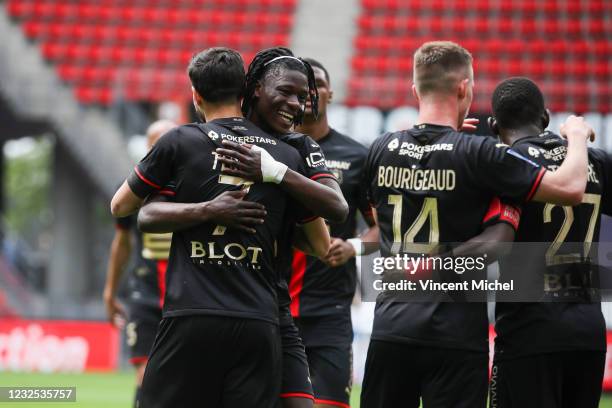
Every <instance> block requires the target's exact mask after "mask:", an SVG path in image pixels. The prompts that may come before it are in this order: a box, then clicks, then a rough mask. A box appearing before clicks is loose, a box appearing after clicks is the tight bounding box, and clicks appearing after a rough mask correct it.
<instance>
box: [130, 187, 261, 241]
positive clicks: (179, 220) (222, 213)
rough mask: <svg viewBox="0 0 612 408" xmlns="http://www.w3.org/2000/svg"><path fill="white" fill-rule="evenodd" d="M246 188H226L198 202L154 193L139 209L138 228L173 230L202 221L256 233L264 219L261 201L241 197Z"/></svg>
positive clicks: (154, 230) (151, 230) (153, 230)
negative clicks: (166, 198) (226, 189)
mask: <svg viewBox="0 0 612 408" xmlns="http://www.w3.org/2000/svg"><path fill="white" fill-rule="evenodd" d="M246 194H247V192H246V191H245V190H236V191H226V192H224V193H222V194H220V195H219V196H217V197H215V198H214V199H212V200H210V201H206V202H201V203H175V202H169V201H167V200H165V199H164V198H163V197H161V196H156V197H154V198H153V199H151V200H150V201H148V202H147V203H146V204H145V205H144V206H143V207H142V208H141V209H140V211H139V212H138V228H140V230H141V231H144V232H155V233H160V232H176V231H180V230H183V229H186V228H191V227H193V226H195V225H198V224H201V223H204V222H214V223H216V224H218V225H223V226H226V227H230V228H234V229H238V230H241V231H244V232H249V233H255V228H254V227H256V226H257V225H261V224H263V222H264V219H265V216H266V211H265V207H264V206H263V205H261V204H258V203H254V202H252V201H245V200H243V198H244V196H245V195H246Z"/></svg>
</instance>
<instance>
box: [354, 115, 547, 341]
mask: <svg viewBox="0 0 612 408" xmlns="http://www.w3.org/2000/svg"><path fill="white" fill-rule="evenodd" d="M544 171H545V170H544V169H542V168H541V167H540V166H539V165H537V164H535V163H533V162H530V161H529V160H527V159H525V158H524V157H522V156H521V155H519V154H518V153H516V152H514V151H513V150H512V149H510V148H509V147H508V146H506V145H503V144H499V143H496V141H495V140H493V139H492V138H488V137H484V136H472V135H468V134H464V133H460V132H457V131H455V130H454V129H453V128H451V127H447V126H436V125H428V124H423V125H418V126H415V127H414V128H413V129H410V130H405V131H401V132H395V133H388V134H385V135H383V136H382V137H380V138H379V139H377V140H376V141H375V142H374V144H373V145H372V147H371V149H370V152H369V155H368V159H367V161H366V167H365V174H366V182H367V184H368V188H369V192H368V194H369V199H370V204H371V205H372V206H373V207H374V208H376V212H377V216H378V224H379V227H380V243H381V255H382V256H391V255H393V254H394V253H397V252H402V250H403V249H405V248H408V247H409V246H410V244H412V243H423V244H426V245H428V244H430V245H431V247H432V249H433V246H435V245H437V244H439V243H440V244H441V243H458V242H464V241H467V240H468V239H470V238H472V237H474V236H476V235H478V234H479V233H480V232H481V231H482V220H483V219H484V218H485V214H486V212H487V209H488V207H489V203H490V202H491V200H492V199H493V197H494V196H498V197H499V198H500V199H502V200H503V201H505V202H508V203H511V204H512V203H513V204H519V203H523V202H525V201H528V200H529V199H530V198H531V197H532V196H533V194H534V193H535V191H536V190H537V187H538V185H539V182H540V181H541V179H542V176H543V174H544ZM362 273H364V272H362ZM487 333H488V322H487V315H486V304H484V303H438V302H429V303H406V302H404V303H399V302H394V301H393V300H392V299H389V298H386V296H385V294H382V295H380V296H379V298H378V301H377V305H376V312H375V319H374V327H373V332H372V338H373V339H377V340H385V341H397V342H404V343H412V344H415V345H425V346H430V347H449V348H457V349H467V350H475V351H486V350H487V348H488V343H487V342H488V340H487Z"/></svg>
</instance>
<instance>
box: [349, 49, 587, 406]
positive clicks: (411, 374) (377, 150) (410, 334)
mask: <svg viewBox="0 0 612 408" xmlns="http://www.w3.org/2000/svg"><path fill="white" fill-rule="evenodd" d="M413 75H414V86H413V93H414V95H415V97H416V99H417V100H418V103H419V117H418V122H417V125H415V126H414V128H412V129H408V130H404V131H400V132H395V133H388V134H385V135H383V136H382V137H381V138H379V139H377V140H376V141H375V142H374V144H373V145H372V147H371V149H370V152H369V156H368V160H367V162H366V169H365V172H366V182H367V183H368V188H369V198H370V202H371V204H372V206H373V207H374V208H375V213H376V214H377V220H378V225H379V228H380V242H381V255H383V256H390V255H393V254H394V253H395V252H396V251H397V248H400V249H401V248H409V247H410V246H411V244H415V243H416V244H418V243H423V244H426V245H430V246H432V247H434V246H437V245H438V244H445V243H460V242H465V241H467V240H469V239H470V238H472V237H474V236H476V235H478V234H480V233H481V228H482V227H481V226H482V220H483V218H484V216H485V214H486V212H487V209H488V207H489V203H490V202H491V200H492V199H493V197H495V196H497V197H499V198H501V199H502V200H504V201H507V202H509V203H514V204H523V203H525V202H528V201H531V200H535V201H540V202H551V203H557V204H561V205H568V204H569V205H575V204H578V203H580V202H581V201H582V198H583V194H584V190H585V185H586V179H587V155H586V142H587V139H588V138H589V137H590V136H591V133H592V131H591V130H590V128H588V126H586V125H585V124H584V122H583V120H582V119H580V118H576V117H571V118H570V119H568V121H567V122H566V125H565V129H564V133H565V136H566V137H567V138H568V147H567V157H566V159H565V161H564V162H563V164H562V165H561V166H560V167H559V168H558V169H557V170H556V171H555V172H549V171H546V170H545V169H544V168H543V167H541V166H540V165H538V164H536V163H533V162H532V161H530V160H528V159H526V158H525V157H523V156H522V155H521V154H519V153H517V152H516V151H514V150H512V149H511V148H509V147H508V146H507V145H503V144H499V143H497V142H495V141H494V140H492V139H491V138H488V137H481V136H471V135H467V134H464V133H461V132H459V131H458V129H460V128H461V126H462V123H463V120H464V118H465V117H466V115H467V112H468V110H469V107H470V104H471V102H472V90H473V70H472V57H471V55H470V53H469V52H468V51H467V50H465V49H464V48H462V47H460V46H459V45H457V44H455V43H452V42H430V43H425V44H423V45H422V46H421V47H420V48H419V49H418V50H417V51H416V53H415V55H414V72H413ZM441 145H444V148H442V146H441ZM403 146H405V147H406V149H407V148H408V147H417V148H418V147H429V146H431V148H423V149H422V151H423V154H422V155H419V157H409V156H408V155H402V154H401V153H402V151H404V149H402V147H403ZM398 171H399V172H400V173H401V174H405V173H406V172H409V173H416V172H419V171H421V172H422V171H428V172H431V173H434V174H438V175H442V174H446V175H448V174H452V178H453V180H454V181H453V182H452V183H443V182H441V181H440V182H436V183H427V184H422V185H421V184H417V183H413V184H410V183H405V182H404V180H405V177H391V178H390V179H389V178H387V177H385V174H393V173H394V172H395V173H397V172H398ZM442 179H443V177H440V180H442ZM487 357H488V321H487V313H486V304H485V303H457V302H456V303H443V302H434V301H432V302H420V303H416V302H412V303H411V302H405V301H404V302H398V301H397V299H395V298H394V297H393V296H392V295H389V294H388V293H382V294H381V295H379V297H378V300H377V304H376V311H375V317H374V326H373V331H372V339H371V342H370V347H369V350H368V357H367V361H366V372H365V378H364V384H363V389H362V405H361V406H362V407H364V408H373V407H376V408H385V407H389V408H391V407H393V408H395V407H400V406H402V407H415V408H416V407H418V406H419V403H420V401H421V399H422V403H423V405H424V406H425V407H440V408H442V407H454V408H458V407H465V408H477V407H484V406H485V405H486V400H487V383H488V381H487V380H488V364H487V363H488V358H487Z"/></svg>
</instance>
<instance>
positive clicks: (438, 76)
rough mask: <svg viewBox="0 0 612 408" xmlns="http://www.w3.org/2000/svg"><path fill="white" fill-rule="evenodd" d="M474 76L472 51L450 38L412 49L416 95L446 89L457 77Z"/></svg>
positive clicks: (459, 78)
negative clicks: (449, 39)
mask: <svg viewBox="0 0 612 408" xmlns="http://www.w3.org/2000/svg"><path fill="white" fill-rule="evenodd" d="M466 78H469V79H470V80H473V72H472V54H470V52H469V51H468V50H466V49H465V48H463V47H462V46H460V45H459V44H456V43H454V42H451V41H430V42H426V43H425V44H423V45H421V46H420V47H419V49H418V50H416V52H415V53H414V70H413V80H414V84H415V85H416V88H417V92H418V93H419V95H421V96H422V95H426V94H429V93H448V92H452V91H453V87H454V85H455V84H457V82H458V81H461V80H463V79H466Z"/></svg>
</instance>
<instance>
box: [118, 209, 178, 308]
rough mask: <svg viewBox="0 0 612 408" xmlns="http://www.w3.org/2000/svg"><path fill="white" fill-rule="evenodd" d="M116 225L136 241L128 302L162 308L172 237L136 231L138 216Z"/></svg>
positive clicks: (125, 219) (121, 220) (120, 221)
mask: <svg viewBox="0 0 612 408" xmlns="http://www.w3.org/2000/svg"><path fill="white" fill-rule="evenodd" d="M115 225H116V227H117V228H119V229H122V230H127V231H129V232H130V233H131V234H132V235H133V237H134V240H135V245H134V250H133V252H132V253H133V255H134V256H133V257H132V258H133V259H134V261H133V267H132V269H131V270H130V273H129V275H128V289H129V298H128V300H129V301H130V302H131V303H137V304H144V305H147V306H159V307H161V306H162V305H163V297H164V292H165V274H166V267H167V264H168V255H169V253H170V242H171V239H172V234H171V233H168V234H149V233H143V232H140V231H138V228H136V216H134V215H130V216H128V217H122V218H117V219H116V220H115Z"/></svg>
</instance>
